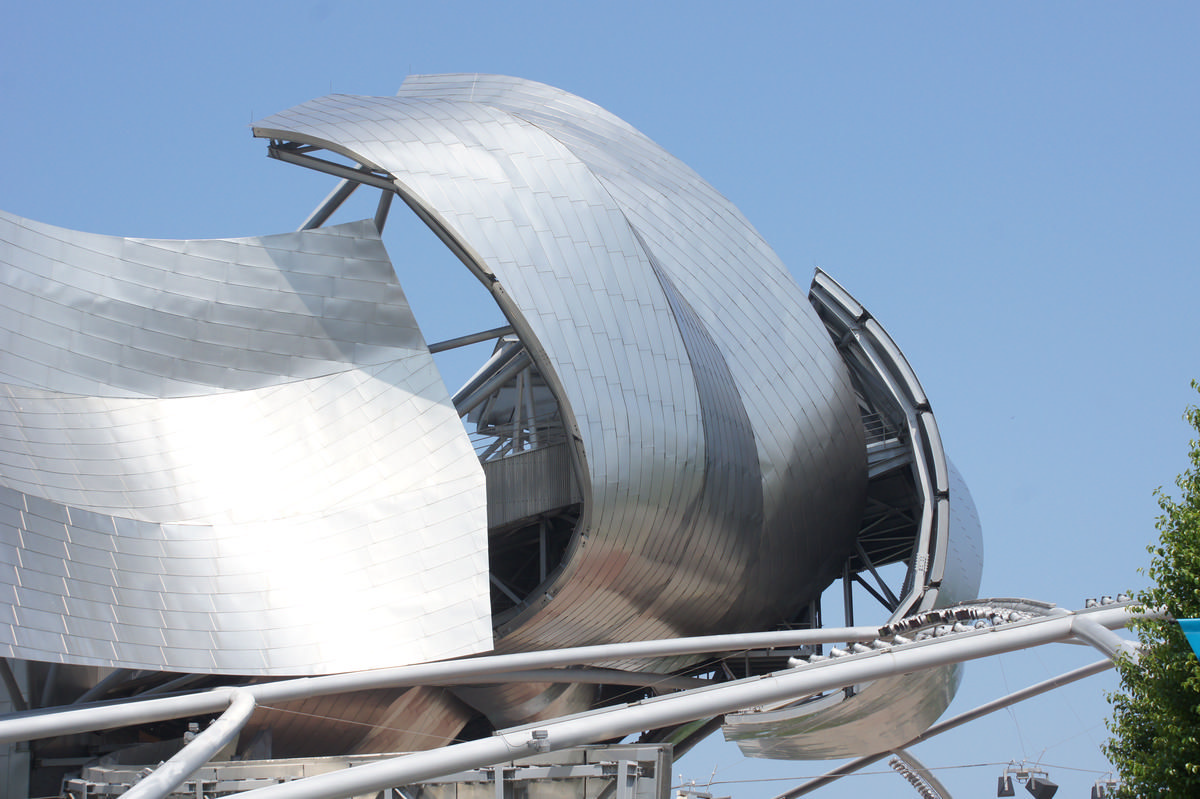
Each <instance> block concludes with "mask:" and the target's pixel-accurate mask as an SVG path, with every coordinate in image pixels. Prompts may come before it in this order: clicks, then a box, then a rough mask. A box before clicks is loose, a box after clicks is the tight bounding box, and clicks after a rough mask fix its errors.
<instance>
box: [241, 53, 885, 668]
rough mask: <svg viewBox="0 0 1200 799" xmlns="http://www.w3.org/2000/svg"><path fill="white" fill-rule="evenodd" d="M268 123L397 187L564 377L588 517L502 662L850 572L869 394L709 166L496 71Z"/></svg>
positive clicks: (702, 625) (506, 627) (280, 137)
mask: <svg viewBox="0 0 1200 799" xmlns="http://www.w3.org/2000/svg"><path fill="white" fill-rule="evenodd" d="M254 131H255V134H256V135H258V136H260V137H264V138H268V139H271V140H273V142H275V143H276V144H277V145H281V144H283V143H285V142H286V143H296V144H306V145H314V146H317V147H322V148H325V149H327V150H329V151H332V152H336V153H339V154H341V155H344V156H347V157H349V158H352V159H353V160H355V161H357V162H359V163H361V164H364V165H367V166H370V167H371V168H373V169H377V170H380V171H382V172H384V173H386V174H387V175H388V176H390V177H391V178H392V179H393V180H394V181H395V185H396V186H397V190H398V191H399V192H400V193H401V194H402V195H403V196H404V197H405V198H406V200H407V201H408V203H409V204H410V206H413V207H414V208H416V210H417V211H418V213H419V214H420V215H421V216H422V217H423V218H424V219H426V220H427V221H428V222H429V223H430V224H431V226H433V227H434V228H435V230H437V231H438V232H439V234H440V235H441V236H442V237H443V240H445V241H447V242H448V243H449V244H450V245H451V247H452V249H454V250H455V252H457V253H458V254H459V256H460V258H462V259H463V260H464V262H465V263H466V265H467V266H468V268H470V269H472V270H473V271H474V272H475V273H476V274H477V275H479V276H480V277H481V279H483V280H484V281H485V283H486V284H487V285H489V286H490V287H491V288H492V290H493V293H494V294H495V296H496V297H497V301H498V304H499V305H500V307H501V310H502V311H504V312H505V314H506V315H507V316H508V318H509V321H510V322H511V323H512V325H513V327H514V329H515V330H516V331H517V333H518V334H519V335H520V338H521V340H522V342H523V343H524V344H525V345H526V347H527V348H528V349H529V351H530V354H531V355H532V356H533V358H534V360H535V362H536V364H537V368H538V370H539V372H540V373H541V374H542V375H543V376H545V377H547V378H548V380H549V381H550V382H551V384H552V385H553V386H554V387H555V388H556V394H557V397H558V400H559V404H560V407H561V408H562V409H563V416H564V420H565V422H566V425H567V428H568V432H569V433H570V434H571V439H572V440H574V441H575V442H577V443H576V446H577V451H578V457H579V462H580V463H581V465H582V467H583V472H584V474H583V480H582V482H583V485H582V486H581V487H582V490H583V494H584V515H583V517H582V519H581V522H580V525H579V527H578V528H577V530H576V533H575V536H574V539H573V541H572V544H571V547H570V550H569V552H568V555H567V559H566V561H565V563H564V567H563V568H562V569H561V570H560V571H559V572H557V573H556V574H554V575H552V576H551V577H550V578H549V579H548V580H547V582H546V583H545V584H544V585H542V586H540V587H539V589H538V591H537V592H536V593H537V595H538V596H536V597H535V598H534V601H531V602H530V603H529V605H528V606H527V607H526V608H525V609H524V610H523V611H522V612H521V613H519V614H517V615H516V616H515V617H513V618H510V619H508V620H506V621H505V622H504V623H503V624H502V625H501V626H500V627H499V628H498V630H497V632H498V633H499V635H500V636H501V637H500V639H499V640H498V642H497V644H498V647H499V648H500V649H502V650H508V649H523V648H541V647H550V646H567V645H576V644H585V643H595V642H603V641H615V640H630V639H637V638H648V637H660V636H671V635H691V634H698V633H701V632H716V631H722V630H743V629H752V628H755V627H757V626H760V625H763V624H770V623H776V622H778V621H779V620H780V619H783V618H787V617H788V616H789V615H791V614H792V613H794V612H795V611H796V610H797V609H798V608H799V607H800V606H801V605H802V604H804V603H805V602H807V601H808V600H809V599H811V598H813V596H814V595H815V593H816V592H818V591H819V590H820V588H821V587H823V586H824V585H825V584H827V583H828V582H829V580H831V579H832V578H833V576H834V574H835V573H836V571H837V569H838V568H839V567H840V564H841V562H842V560H843V559H844V557H845V555H846V554H847V552H848V551H849V549H850V548H851V547H852V546H853V535H854V532H855V527H856V524H857V521H858V515H859V513H860V511H861V507H862V501H863V496H864V492H865V484H866V464H865V446H864V443H863V432H862V425H861V422H860V420H859V417H858V411H857V407H856V404H855V400H854V393H853V390H852V388H851V386H850V384H849V380H848V377H847V373H846V370H845V367H844V365H843V363H842V361H841V359H840V357H839V356H838V354H837V352H836V350H835V348H834V346H833V343H832V342H831V341H830V340H829V338H828V336H827V335H826V333H825V331H824V329H823V327H822V325H821V323H820V321H819V320H818V319H817V317H816V314H815V312H814V311H813V309H812V307H811V306H810V305H809V303H808V301H807V298H806V294H805V292H804V290H803V289H801V288H800V287H799V286H798V285H797V284H796V283H795V281H794V280H793V279H792V277H791V275H790V274H788V272H787V270H786V269H785V268H784V267H783V265H782V264H781V263H780V262H779V260H778V258H777V257H776V256H775V255H774V253H773V252H771V250H770V248H769V247H768V246H767V245H766V244H765V242H763V241H762V239H761V237H760V236H758V234H757V232H755V231H754V230H753V228H752V227H751V226H750V225H749V223H747V222H746V220H745V219H744V218H743V217H742V216H741V214H740V213H739V212H738V211H737V210H736V209H735V208H734V207H733V206H732V205H731V204H730V203H729V202H728V201H727V200H725V199H724V198H723V197H721V195H720V194H719V193H717V192H716V191H715V190H714V189H712V187H710V186H708V184H706V183H704V181H703V180H701V179H700V178H699V177H698V176H697V175H696V174H695V173H694V172H692V171H691V170H690V169H688V168H687V167H686V166H684V165H683V164H682V163H680V162H679V161H678V160H677V159H675V158H673V157H672V156H670V155H669V154H668V153H666V152H665V151H664V150H662V149H661V148H660V147H658V146H657V145H655V144H654V143H653V142H651V141H650V140H649V139H647V138H646V137H645V136H643V135H642V134H640V133H638V132H637V131H635V130H634V129H633V128H631V127H630V126H629V125H628V124H626V123H624V122H622V121H621V120H619V119H617V118H616V117H614V116H612V115H611V114H609V113H607V112H605V111H603V110H602V109H600V108H598V107H596V106H595V105H593V104H591V103H588V102H586V101H584V100H581V99H579V98H576V97H573V96H571V95H569V94H567V93H565V92H562V91H559V90H557V89H553V88H550V87H547V86H543V85H541V84H536V83H532V82H529V81H522V80H518V79H514V78H504V77H496V76H453V75H452V76H427V77H419V78H410V79H409V80H408V81H406V82H405V84H404V86H403V87H402V89H401V91H400V93H399V95H398V96H397V97H355V96H346V95H335V96H330V97H324V98H319V99H317V100H314V101H311V102H309V103H305V104H302V105H300V106H297V107H295V108H292V109H289V110H287V111H284V112H282V113H279V114H276V115H273V116H271V117H268V118H266V119H264V120H262V121H260V122H258V123H256V124H255V125H254ZM731 587H733V588H732V590H731Z"/></svg>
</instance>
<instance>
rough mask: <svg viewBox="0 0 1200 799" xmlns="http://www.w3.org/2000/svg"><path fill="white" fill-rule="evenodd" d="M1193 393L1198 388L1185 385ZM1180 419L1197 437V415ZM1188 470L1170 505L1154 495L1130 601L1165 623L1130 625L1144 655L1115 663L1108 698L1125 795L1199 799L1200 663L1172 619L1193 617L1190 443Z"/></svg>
mask: <svg viewBox="0 0 1200 799" xmlns="http://www.w3.org/2000/svg"><path fill="white" fill-rule="evenodd" d="M1192 388H1194V389H1196V390H1197V391H1200V383H1197V382H1195V381H1193V382H1192ZM1184 419H1185V420H1186V421H1187V422H1188V423H1189V424H1190V425H1191V426H1192V428H1193V429H1194V430H1195V431H1196V433H1197V435H1198V436H1200V408H1197V407H1196V406H1192V407H1189V408H1188V409H1187V412H1186V413H1185V414H1184ZM1190 461H1191V465H1190V467H1189V468H1188V469H1187V470H1186V471H1184V472H1183V474H1181V475H1179V477H1178V478H1176V480H1175V484H1176V485H1177V486H1178V487H1179V490H1180V492H1181V495H1180V497H1179V499H1178V500H1175V499H1173V498H1171V497H1170V496H1168V495H1167V494H1165V493H1163V490H1162V489H1161V488H1160V489H1158V490H1157V491H1156V492H1155V496H1156V497H1157V498H1158V506H1159V508H1161V509H1162V515H1161V516H1160V517H1159V518H1158V523H1157V527H1158V531H1159V542H1158V544H1157V545H1151V546H1149V547H1147V549H1148V550H1149V552H1150V554H1151V556H1152V557H1151V563H1150V569H1149V576H1150V579H1151V582H1152V585H1151V587H1150V588H1147V589H1146V590H1144V591H1142V592H1140V593H1139V594H1138V595H1137V600H1138V602H1140V603H1142V604H1143V605H1144V606H1146V607H1163V608H1166V610H1167V613H1168V614H1169V615H1170V618H1169V619H1145V620H1140V621H1139V622H1138V623H1137V624H1136V625H1135V629H1136V631H1137V635H1138V638H1139V639H1140V641H1141V643H1142V646H1143V647H1144V652H1143V654H1142V656H1141V658H1140V659H1139V660H1138V661H1137V662H1136V663H1135V662H1133V661H1131V660H1124V661H1123V662H1121V663H1119V664H1118V669H1119V671H1120V676H1121V687H1120V689H1119V690H1118V691H1117V692H1115V693H1113V694H1110V695H1109V701H1110V702H1111V703H1112V707H1113V718H1112V719H1111V720H1110V721H1109V723H1108V727H1109V731H1110V732H1111V733H1112V738H1111V739H1110V740H1109V741H1108V743H1107V744H1106V745H1105V747H1104V749H1105V752H1106V754H1107V755H1108V757H1109V759H1110V760H1111V761H1112V763H1113V765H1114V766H1115V767H1116V769H1117V771H1118V772H1119V774H1120V776H1121V780H1122V782H1123V784H1124V788H1123V791H1122V794H1123V795H1125V796H1135V797H1146V796H1161V795H1165V796H1178V797H1185V796H1186V797H1200V660H1197V659H1196V655H1195V654H1194V653H1193V652H1192V650H1191V647H1190V646H1188V642H1187V639H1186V638H1185V637H1184V635H1183V632H1182V631H1181V630H1180V629H1179V625H1178V624H1176V623H1175V622H1174V621H1172V619H1195V618H1200V439H1193V440H1192V441H1191V442H1190Z"/></svg>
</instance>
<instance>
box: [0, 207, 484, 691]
mask: <svg viewBox="0 0 1200 799" xmlns="http://www.w3.org/2000/svg"><path fill="white" fill-rule="evenodd" d="M0 284H2V285H3V290H2V291H0V303H3V305H4V309H3V310H4V313H3V315H2V316H0V328H2V329H3V335H4V340H5V346H4V350H3V355H2V356H0V384H2V390H0V555H2V557H0V562H2V564H3V566H0V653H2V654H3V656H5V657H11V658H26V659H32V660H49V661H63V662H69V663H81V664H92V665H103V666H114V667H116V666H121V667H128V668H148V669H169V670H175V671H191V672H208V673H235V674H309V673H323V672H330V671H342V670H352V669H362V668H369V667H373V666H384V665H395V664H397V663H402V662H415V661H422V660H428V659H431V658H437V657H447V656H452V655H461V654H469V653H472V652H478V651H481V650H486V649H488V648H490V644H491V636H490V629H489V623H488V621H489V617H490V611H489V607H488V601H487V596H488V589H487V541H486V516H485V513H486V504H485V503H486V497H485V489H484V482H483V475H482V471H481V470H480V467H479V464H478V462H477V461H476V459H475V457H474V454H473V451H472V449H471V446H470V442H469V441H468V439H467V437H466V434H465V431H464V430H463V428H462V425H461V423H460V422H459V420H458V417H457V414H456V413H455V411H454V409H453V407H452V406H451V404H450V402H449V397H448V395H447V392H446V389H445V387H444V385H443V383H442V381H441V378H440V376H439V374H438V372H437V369H436V367H435V366H434V364H433V361H432V358H431V356H430V355H429V352H428V350H427V349H426V348H425V343H424V341H423V339H422V337H421V334H420V331H419V330H418V328H417V326H416V322H415V320H414V319H413V317H412V313H411V311H410V309H409V307H408V302H407V300H406V299H405V297H404V293H403V291H402V290H401V288H400V286H399V284H398V283H397V282H396V279H395V275H394V273H393V271H392V267H391V264H390V262H389V261H388V259H387V254H386V252H385V251H384V248H383V245H382V243H381V241H380V240H379V237H378V234H377V232H376V231H375V229H374V227H373V225H371V223H370V222H360V223H352V224H349V225H343V226H338V227H334V228H329V229H323V230H319V231H309V232H304V233H290V234H283V235H279V236H270V237H264V238H253V239H237V240H214V241H152V240H133V239H120V238H114V237H108V236H99V235H94V234H87V233H79V232H74V231H68V230H63V229H60V228H54V227H51V226H49V225H43V224H40V223H36V222H31V221H28V220H23V219H19V218H17V217H13V216H10V215H7V214H5V215H0Z"/></svg>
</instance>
